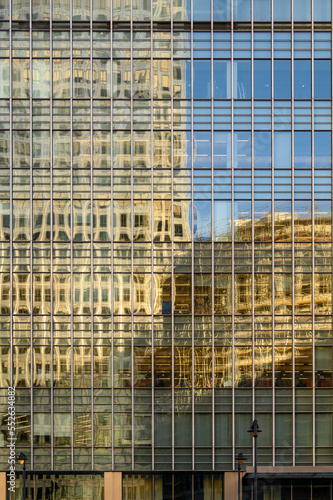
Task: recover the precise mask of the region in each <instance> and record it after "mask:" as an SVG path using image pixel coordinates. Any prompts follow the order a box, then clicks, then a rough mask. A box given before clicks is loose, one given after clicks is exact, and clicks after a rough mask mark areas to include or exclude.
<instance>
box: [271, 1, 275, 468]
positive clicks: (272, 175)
mask: <svg viewBox="0 0 333 500" xmlns="http://www.w3.org/2000/svg"><path fill="white" fill-rule="evenodd" d="M271 13H272V31H271V45H272V49H271V60H272V68H271V69H272V71H271V81H272V100H271V104H272V108H271V127H272V143H271V162H272V163H271V164H272V171H271V183H272V187H271V200H272V201H271V221H272V228H271V231H272V233H271V241H272V243H271V245H272V246H271V263H272V264H271V265H272V267H271V273H272V274H271V276H272V302H271V304H272V316H271V318H272V337H271V349H272V358H271V359H272V464H273V466H275V350H274V347H275V307H274V306H275V288H274V287H275V267H274V256H275V253H274V250H275V249H274V232H275V218H274V217H275V206H274V202H275V183H274V168H275V163H274V147H275V142H274V131H275V123H274V110H275V106H274V95H275V86H274V83H275V82H274V11H273V0H272V1H271Z"/></svg>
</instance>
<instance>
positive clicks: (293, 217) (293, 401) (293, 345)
mask: <svg viewBox="0 0 333 500" xmlns="http://www.w3.org/2000/svg"><path fill="white" fill-rule="evenodd" d="M291 16H292V34H291V36H292V40H291V55H292V60H293V61H294V35H295V31H294V28H295V26H294V5H293V2H292V5H291ZM291 71H292V89H291V92H292V94H291V96H292V102H291V113H292V133H291V162H292V165H291V167H292V176H291V184H292V186H291V188H292V194H291V241H292V243H291V245H292V246H291V257H292V259H291V260H292V408H293V411H292V427H293V436H292V460H293V466H294V465H295V262H294V260H295V194H294V192H295V170H294V166H295V161H294V149H295V141H294V131H295V127H294V121H295V101H294V85H293V83H294V64H292V69H291Z"/></svg>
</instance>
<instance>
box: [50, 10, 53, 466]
mask: <svg viewBox="0 0 333 500" xmlns="http://www.w3.org/2000/svg"><path fill="white" fill-rule="evenodd" d="M52 7H53V0H50V215H51V216H50V309H51V314H50V329H51V339H50V342H51V351H50V352H51V370H50V372H51V374H50V377H51V390H50V392H51V470H53V469H54V436H53V434H54V403H53V398H54V389H53V388H54V384H53V375H54V373H53V363H54V354H53V350H54V331H53V321H54V316H53V314H54V311H53V306H54V303H53V246H54V242H53V31H52V29H53V24H52V13H53V8H52Z"/></svg>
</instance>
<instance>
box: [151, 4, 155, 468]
mask: <svg viewBox="0 0 333 500" xmlns="http://www.w3.org/2000/svg"><path fill="white" fill-rule="evenodd" d="M150 12H151V13H150V19H151V21H150V182H151V191H150V198H151V201H150V203H151V210H150V213H151V224H150V233H151V244H150V252H151V254H150V264H151V268H150V282H151V291H150V302H151V364H152V367H151V373H152V377H151V380H152V382H153V380H155V373H154V369H153V367H154V359H155V358H154V354H155V353H154V107H153V106H154V100H153V99H154V61H153V59H154V58H153V53H154V52H153V49H154V42H153V37H154V29H153V3H151V11H150ZM154 398H155V384H153V383H152V384H151V452H152V455H151V460H152V471H154V469H155V451H154V447H155V435H154V434H155V422H154V409H155V405H154Z"/></svg>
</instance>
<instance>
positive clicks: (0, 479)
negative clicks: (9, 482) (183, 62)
mask: <svg viewBox="0 0 333 500" xmlns="http://www.w3.org/2000/svg"><path fill="white" fill-rule="evenodd" d="M6 494H7V491H6V473H5V472H0V498H3V499H4V500H5V498H7V497H6Z"/></svg>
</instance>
